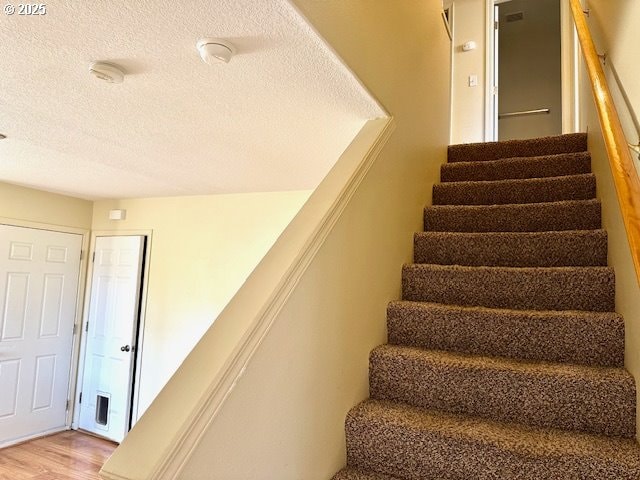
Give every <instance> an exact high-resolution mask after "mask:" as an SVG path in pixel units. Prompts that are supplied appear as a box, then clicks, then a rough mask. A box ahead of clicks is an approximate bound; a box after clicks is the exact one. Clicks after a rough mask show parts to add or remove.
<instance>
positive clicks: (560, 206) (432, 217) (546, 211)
mask: <svg viewBox="0 0 640 480" xmlns="http://www.w3.org/2000/svg"><path fill="white" fill-rule="evenodd" d="M601 223H602V222H601V218H600V203H599V202H596V201H586V202H567V203H542V204H532V205H499V206H489V207H479V206H472V207H464V206H462V207H452V206H435V207H427V208H425V211H424V229H425V231H432V232H549V231H553V230H562V231H564V230H596V229H599V228H600V226H601Z"/></svg>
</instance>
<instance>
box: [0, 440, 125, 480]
mask: <svg viewBox="0 0 640 480" xmlns="http://www.w3.org/2000/svg"><path fill="white" fill-rule="evenodd" d="M116 446H117V445H116V444H115V443H111V442H109V441H107V440H102V439H100V438H96V437H92V436H90V435H85V434H83V433H79V432H76V431H73V430H71V431H68V432H62V433H58V434H56V435H51V436H49V437H44V438H38V439H36V440H31V441H29V442H25V443H22V444H20V445H16V446H14V447H8V448H5V449H2V450H0V480H97V479H99V477H98V471H99V470H100V469H101V468H102V465H103V464H104V462H105V461H106V460H107V458H109V456H110V455H111V453H113V451H114V450H115V448H116Z"/></svg>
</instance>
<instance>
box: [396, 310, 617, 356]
mask: <svg viewBox="0 0 640 480" xmlns="http://www.w3.org/2000/svg"><path fill="white" fill-rule="evenodd" d="M387 330H388V332H389V343H390V344H396V345H406V346H414V347H420V348H425V349H432V350H447V351H452V352H460V353H466V354H473V355H487V356H496V357H510V358H515V359H522V360H533V361H548V362H567V363H573V364H583V365H592V366H603V367H622V366H623V365H624V332H625V329H624V319H623V318H622V317H621V316H620V315H619V314H617V313H614V312H580V311H537V310H507V309H493V308H485V307H459V306H454V305H442V304H437V303H423V302H408V301H399V302H391V303H390V304H389V306H388V307H387Z"/></svg>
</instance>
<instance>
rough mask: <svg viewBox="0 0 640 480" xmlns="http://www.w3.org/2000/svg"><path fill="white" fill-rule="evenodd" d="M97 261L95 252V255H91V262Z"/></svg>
mask: <svg viewBox="0 0 640 480" xmlns="http://www.w3.org/2000/svg"><path fill="white" fill-rule="evenodd" d="M95 261H96V252H93V255H92V256H91V263H93V262H95Z"/></svg>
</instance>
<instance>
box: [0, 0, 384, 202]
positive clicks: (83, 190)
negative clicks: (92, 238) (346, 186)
mask: <svg viewBox="0 0 640 480" xmlns="http://www.w3.org/2000/svg"><path fill="white" fill-rule="evenodd" d="M14 3H16V2H14ZM46 4H47V13H46V15H44V16H32V17H26V16H18V15H17V14H16V15H13V16H7V15H5V14H2V13H0V133H4V134H6V135H7V137H8V138H7V139H6V140H2V141H0V181H5V182H10V183H17V184H21V185H26V186H31V187H35V188H40V189H43V190H49V191H54V192H60V193H66V194H70V195H74V196H79V197H82V198H88V199H97V198H130V197H149V196H169V195H190V194H214V193H232V192H252V191H278V190H299V189H310V188H314V187H315V186H316V185H317V184H318V182H319V181H320V180H321V179H322V178H323V176H324V175H325V174H326V173H327V171H328V170H329V168H331V166H332V165H333V163H334V162H335V160H336V159H337V158H338V156H339V155H340V154H341V153H342V152H343V151H344V149H345V147H346V146H347V145H348V144H349V142H350V141H351V140H352V139H353V137H354V136H355V134H356V133H357V132H358V130H359V129H360V128H361V127H362V125H363V123H364V122H365V121H366V120H367V119H370V118H375V117H380V116H384V115H385V112H384V111H383V110H382V109H381V107H380V106H379V105H378V104H377V103H376V102H375V100H373V99H372V98H371V96H370V95H369V94H368V93H367V92H366V91H365V89H364V88H363V87H362V86H361V85H360V84H359V82H358V81H357V79H356V78H354V76H353V75H352V74H351V73H350V72H349V71H348V69H347V68H345V66H344V65H343V64H342V63H341V61H340V60H339V59H338V58H337V57H336V56H335V54H333V53H332V51H331V50H330V49H329V48H328V47H327V46H326V44H325V43H324V42H323V41H322V39H320V38H319V37H318V36H317V34H316V33H315V32H314V31H313V29H312V28H311V27H310V26H309V25H308V24H307V23H306V22H305V20H304V19H303V18H302V17H301V16H300V15H299V14H298V13H297V11H296V10H295V9H294V8H293V7H292V6H291V5H290V4H289V3H288V2H287V1H286V0H189V1H179V2H176V1H171V0H136V1H131V0H50V1H48V2H46ZM202 37H217V38H224V39H227V40H230V41H231V42H232V43H233V44H234V45H235V46H236V48H237V50H238V54H237V56H236V57H234V58H233V59H232V60H231V62H230V63H229V64H227V65H207V64H205V63H203V62H202V61H201V60H200V57H199V56H198V52H197V50H196V48H195V45H196V42H197V40H198V39H199V38H202ZM92 61H108V62H113V63H117V64H118V65H121V66H122V67H124V69H125V70H126V71H127V73H128V74H127V76H126V78H125V81H124V83H123V84H121V85H115V84H107V83H104V82H101V81H99V80H97V79H95V78H93V77H91V76H90V75H89V73H88V67H89V64H90V63H91V62H92Z"/></svg>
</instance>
